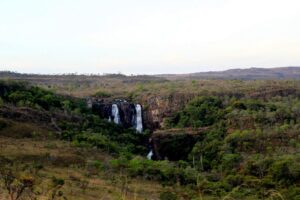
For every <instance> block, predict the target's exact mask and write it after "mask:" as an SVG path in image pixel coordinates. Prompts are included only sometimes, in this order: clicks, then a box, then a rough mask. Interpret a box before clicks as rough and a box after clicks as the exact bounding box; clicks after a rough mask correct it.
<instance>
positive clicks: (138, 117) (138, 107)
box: [135, 104, 143, 133]
mask: <svg viewBox="0 0 300 200" xmlns="http://www.w3.org/2000/svg"><path fill="white" fill-rule="evenodd" d="M135 110H136V127H135V129H136V130H137V132H139V133H142V132H143V119H142V106H141V105H140V104H137V105H135Z"/></svg>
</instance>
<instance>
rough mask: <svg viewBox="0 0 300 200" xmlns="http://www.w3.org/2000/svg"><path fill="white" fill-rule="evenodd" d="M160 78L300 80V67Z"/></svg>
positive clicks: (227, 71)
mask: <svg viewBox="0 0 300 200" xmlns="http://www.w3.org/2000/svg"><path fill="white" fill-rule="evenodd" d="M158 77H162V78H166V79H169V80H182V79H223V80H230V79H239V80H284V79H300V67H279V68H248V69H229V70H225V71H210V72H198V73H190V74H177V75H172V74H166V75H164V74H162V75H159V76H158Z"/></svg>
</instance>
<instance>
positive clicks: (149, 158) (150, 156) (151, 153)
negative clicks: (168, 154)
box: [147, 149, 153, 160]
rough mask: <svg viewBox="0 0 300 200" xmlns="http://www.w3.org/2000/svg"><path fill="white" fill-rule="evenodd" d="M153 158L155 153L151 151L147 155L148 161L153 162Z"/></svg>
mask: <svg viewBox="0 0 300 200" xmlns="http://www.w3.org/2000/svg"><path fill="white" fill-rule="evenodd" d="M152 156H153V151H152V149H151V151H150V152H149V153H148V155H147V159H148V160H152Z"/></svg>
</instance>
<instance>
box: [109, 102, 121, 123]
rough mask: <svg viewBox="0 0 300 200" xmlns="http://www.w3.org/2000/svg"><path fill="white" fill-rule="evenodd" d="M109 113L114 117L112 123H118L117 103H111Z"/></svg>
mask: <svg viewBox="0 0 300 200" xmlns="http://www.w3.org/2000/svg"><path fill="white" fill-rule="evenodd" d="M111 115H112V116H113V118H114V123H115V124H120V113H119V108H118V105H117V104H112V109H111Z"/></svg>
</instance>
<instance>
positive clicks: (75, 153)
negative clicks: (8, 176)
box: [0, 136, 162, 200]
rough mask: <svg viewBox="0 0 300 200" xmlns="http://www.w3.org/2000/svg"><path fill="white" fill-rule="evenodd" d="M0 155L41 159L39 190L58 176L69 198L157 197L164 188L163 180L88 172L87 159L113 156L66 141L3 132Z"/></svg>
mask: <svg viewBox="0 0 300 200" xmlns="http://www.w3.org/2000/svg"><path fill="white" fill-rule="evenodd" d="M0 156H5V157H6V158H9V159H12V160H15V161H18V162H22V163H23V164H24V163H27V164H32V163H34V162H39V163H41V164H42V165H43V168H42V169H41V170H40V171H39V172H38V177H39V178H37V179H38V182H39V185H40V186H39V187H38V188H39V190H41V191H45V190H46V189H45V187H46V186H47V185H49V183H50V181H51V178H52V177H54V176H55V177H58V178H61V179H64V180H65V184H64V186H63V188H62V191H63V193H64V195H65V196H66V197H67V198H68V199H76V200H77V199H78V200H81V199H82V200H83V199H84V200H90V199H97V200H98V199H122V200H123V199H127V200H131V199H136V200H144V199H158V196H159V193H160V191H161V190H162V186H161V185H160V184H157V183H155V182H151V181H145V180H139V179H129V178H128V177H126V176H125V175H121V176H120V175H119V174H117V175H116V174H107V172H106V173H105V172H104V171H101V170H99V173H98V174H89V171H88V169H87V168H86V163H87V162H88V161H91V160H95V159H97V160H100V161H101V162H107V160H109V159H110V156H109V155H106V154H105V153H103V152H101V151H97V150H84V149H79V148H75V147H72V146H71V145H70V144H69V143H67V142H63V141H57V140H36V139H30V138H27V139H15V138H11V137H4V136H0ZM49 160H50V161H49ZM61 163H63V164H61ZM47 195H49V194H47V193H45V194H43V195H42V196H40V197H39V198H38V199H47Z"/></svg>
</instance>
